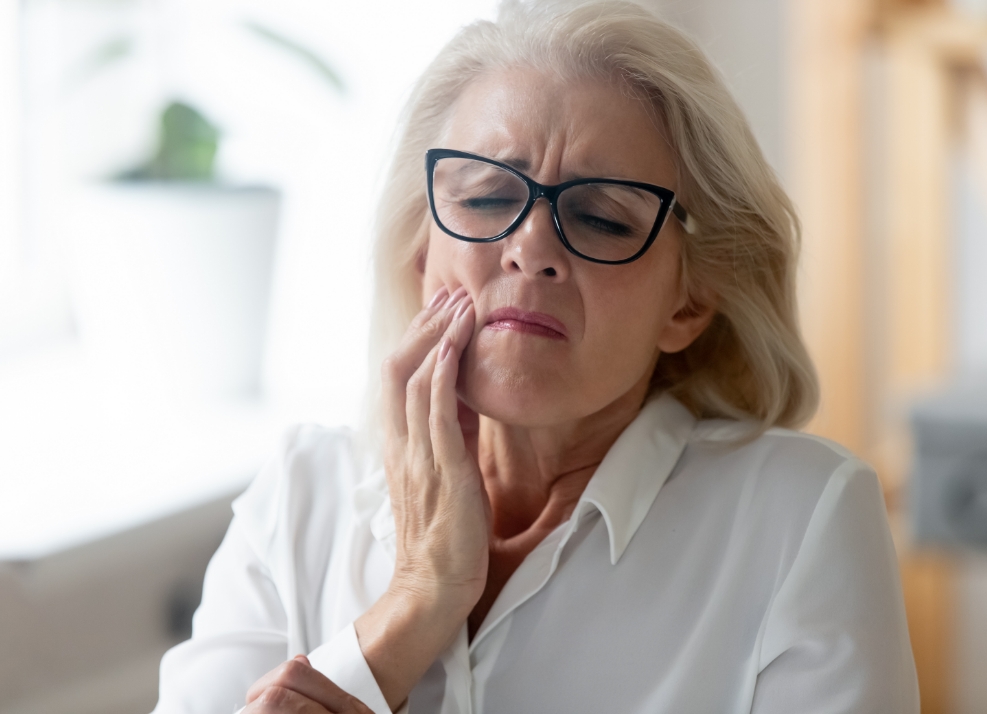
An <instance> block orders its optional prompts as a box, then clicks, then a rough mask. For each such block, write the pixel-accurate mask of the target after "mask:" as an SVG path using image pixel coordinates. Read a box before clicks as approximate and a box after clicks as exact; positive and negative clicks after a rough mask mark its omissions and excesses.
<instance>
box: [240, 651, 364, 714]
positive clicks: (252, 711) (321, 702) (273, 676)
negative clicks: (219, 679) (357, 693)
mask: <svg viewBox="0 0 987 714" xmlns="http://www.w3.org/2000/svg"><path fill="white" fill-rule="evenodd" d="M287 712H291V714H327V712H328V713H329V714H373V712H371V711H370V708H369V707H367V706H366V705H365V704H364V703H363V702H361V701H360V700H359V699H357V698H356V697H353V696H350V695H349V694H347V693H346V692H344V691H343V690H342V689H340V688H339V687H337V686H336V685H335V684H333V683H332V681H331V680H329V679H328V678H327V677H326V676H325V675H323V674H322V673H321V672H319V671H318V670H315V669H313V668H312V665H311V663H310V662H309V661H308V657H306V656H305V655H298V656H297V657H295V658H294V659H290V660H288V661H287V662H285V663H284V664H281V665H278V666H277V667H275V668H274V669H272V670H271V671H270V672H268V673H267V674H265V675H264V676H263V677H261V678H260V679H258V680H257V681H256V682H254V684H253V686H251V687H250V689H249V690H247V706H246V707H245V708H244V709H243V714H275V713H277V714H285V713H287Z"/></svg>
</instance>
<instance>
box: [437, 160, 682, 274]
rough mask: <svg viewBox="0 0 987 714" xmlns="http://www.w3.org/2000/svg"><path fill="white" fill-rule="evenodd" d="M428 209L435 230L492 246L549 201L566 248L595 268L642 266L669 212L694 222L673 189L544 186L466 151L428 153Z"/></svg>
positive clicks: (604, 182) (576, 183)
mask: <svg viewBox="0 0 987 714" xmlns="http://www.w3.org/2000/svg"><path fill="white" fill-rule="evenodd" d="M425 168H426V175H427V177H428V203H429V206H430V207H431V209H432V217H433V218H434V219H435V223H436V225H438V227H439V228H441V229H442V230H443V231H445V232H446V233H448V234H449V235H451V236H452V237H453V238H458V239H459V240H464V241H469V242H471V243H492V242H493V241H496V240H500V239H501V238H504V237H506V236H508V235H510V234H511V233H512V232H513V231H514V230H516V229H517V227H518V226H520V225H521V224H522V223H523V222H524V219H525V217H526V216H527V215H528V213H529V212H530V211H531V207H532V206H534V205H535V201H537V200H538V199H539V198H546V199H548V203H549V205H550V206H551V209H552V218H553V219H554V221H555V228H556V230H557V232H558V235H559V239H560V240H561V241H562V244H563V245H564V246H565V247H566V249H567V250H568V251H569V252H570V253H573V254H574V255H578V256H579V257H580V258H585V259H586V260H590V261H592V262H594V263H606V264H610V265H619V264H621V263H630V262H631V261H633V260H637V259H638V258H640V257H641V256H642V255H644V252H645V251H646V250H647V249H648V248H649V247H650V246H651V244H652V243H654V241H655V237H656V236H657V235H658V232H659V231H660V230H661V227H662V225H663V224H664V223H665V218H666V216H667V215H668V213H669V211H671V212H672V213H673V214H674V215H675V216H676V218H678V219H679V220H680V221H682V222H683V224H684V225H686V226H687V230H689V228H688V226H689V223H688V221H689V217H688V214H687V213H686V211H685V209H684V208H682V207H681V206H680V205H678V203H676V201H675V193H674V192H673V191H671V190H669V189H667V188H662V187H661V186H655V185H653V184H649V183H640V182H638V181H621V180H619V179H603V178H582V179H575V180H573V181H566V182H565V183H560V184H558V185H556V186H545V185H543V184H540V183H538V182H537V181H534V180H533V179H530V178H528V177H527V176H525V175H524V174H522V173H521V172H520V171H518V170H517V169H514V168H512V167H510V166H508V165H507V164H503V163H501V162H499V161H494V160H493V159H488V158H485V157H483V156H477V155H476V154H469V153H467V152H465V151H454V150H452V149H429V150H428V151H427V152H425Z"/></svg>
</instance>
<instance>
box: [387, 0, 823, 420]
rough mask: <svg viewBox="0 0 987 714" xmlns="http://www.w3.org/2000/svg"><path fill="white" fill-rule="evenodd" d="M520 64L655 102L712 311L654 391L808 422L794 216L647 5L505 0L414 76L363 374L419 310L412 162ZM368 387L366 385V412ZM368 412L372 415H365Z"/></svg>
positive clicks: (688, 56) (734, 108)
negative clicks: (460, 110) (470, 89)
mask: <svg viewBox="0 0 987 714" xmlns="http://www.w3.org/2000/svg"><path fill="white" fill-rule="evenodd" d="M518 66H524V67H532V68H535V69H537V70H539V71H543V72H546V73H553V74H556V75H558V76H561V77H563V78H579V77H603V78H608V79H611V80H613V78H615V77H616V78H617V79H616V80H615V81H616V83H617V84H623V85H625V86H627V85H629V87H630V88H631V90H632V91H633V93H634V94H636V95H640V96H641V97H642V99H643V100H644V101H647V102H648V103H649V105H650V106H651V107H653V109H654V110H655V112H656V115H657V116H658V118H659V119H660V122H659V125H660V126H661V127H662V128H660V129H656V130H661V131H664V132H665V133H666V134H667V136H666V138H667V139H668V142H669V143H670V145H671V146H672V148H673V151H674V152H675V154H676V159H677V164H678V169H679V172H680V183H679V192H678V193H679V197H680V200H681V202H682V204H683V205H684V206H686V207H688V210H689V213H690V215H691V216H692V217H694V219H695V230H694V232H693V233H691V234H684V240H683V241H682V250H681V254H682V266H681V274H682V279H683V281H684V286H685V288H686V290H687V291H688V294H689V295H690V296H692V297H698V295H699V294H701V292H703V291H705V293H708V292H709V291H712V292H713V293H715V295H716V296H717V298H718V301H717V312H716V315H715V317H714V318H713V320H712V322H711V324H710V325H709V327H708V328H707V329H706V330H705V331H704V332H703V333H702V335H700V337H699V338H698V339H696V340H695V341H694V342H693V343H692V344H691V345H690V346H689V347H687V348H686V349H685V350H683V351H681V352H678V353H675V354H663V355H661V357H660V358H659V360H658V364H657V366H656V368H655V371H654V374H653V377H652V386H651V389H652V393H655V392H659V391H666V392H669V393H671V394H673V395H674V396H675V397H677V398H678V399H679V400H680V401H681V402H682V403H683V404H685V405H686V406H687V407H689V408H690V409H691V410H692V411H693V412H694V413H695V414H696V415H697V416H699V417H727V418H731V419H738V420H748V421H750V422H752V424H753V425H754V427H755V431H757V432H760V431H762V430H764V429H767V428H769V427H771V426H774V425H778V426H787V427H798V426H801V425H803V424H804V423H805V422H806V421H808V419H809V418H810V417H811V416H812V414H813V413H814V411H815V409H816V406H817V403H818V385H817V381H816V375H815V371H814V368H813V366H812V362H811V360H810V358H809V355H808V353H807V351H806V349H805V345H804V344H803V342H802V338H801V334H800V332H799V326H798V317H797V308H796V291H795V274H796V264H797V260H798V251H799V245H800V233H799V225H798V219H797V217H796V215H795V210H794V207H793V206H792V203H791V201H790V200H789V198H788V197H787V196H786V195H785V192H784V191H783V190H782V189H781V187H780V185H779V184H778V181H777V179H776V177H775V175H774V173H773V172H772V170H771V169H770V167H769V166H768V164H767V162H766V161H765V159H764V157H763V155H762V153H761V150H760V148H759V147H758V145H757V143H756V141H755V139H754V137H753V135H752V134H751V131H750V129H749V127H748V125H747V122H746V120H745V118H744V116H743V114H742V113H741V111H740V108H739V107H738V105H737V103H736V102H735V101H734V99H733V97H731V95H730V93H729V91H728V90H727V88H726V86H725V84H724V82H723V80H722V78H721V77H720V76H719V75H718V74H717V72H716V71H715V70H714V69H713V67H712V66H711V64H710V62H709V60H708V59H707V58H706V57H705V55H704V54H703V52H702V51H701V50H700V49H699V47H698V46H697V45H696V44H695V43H694V42H693V41H692V40H691V39H689V38H688V37H687V36H685V35H684V34H683V33H682V32H680V31H679V30H677V29H675V28H674V27H672V26H671V25H669V24H667V23H666V22H663V21H662V20H661V19H660V18H658V17H656V16H655V15H654V14H653V13H652V12H650V11H649V10H647V9H645V8H643V7H641V6H639V5H636V4H634V3H631V2H622V1H619V0H589V1H588V2H581V3H573V2H572V1H571V0H570V1H569V2H564V1H561V0H530V1H528V2H521V1H518V0H514V1H510V0H507V1H505V2H502V4H501V6H500V9H499V13H498V16H497V19H496V21H493V22H490V21H478V22H475V23H473V24H471V25H469V26H467V27H465V28H463V29H462V30H460V32H459V33H458V34H457V35H456V36H455V37H454V38H453V39H452V40H451V41H450V42H449V43H448V44H447V45H446V46H445V48H444V49H443V50H442V51H441V52H440V53H439V55H438V56H437V57H436V58H435V60H434V61H433V62H432V63H431V65H430V66H429V67H428V69H426V70H425V73H424V74H423V75H422V76H421V78H420V79H419V80H418V83H417V84H416V86H415V88H414V90H413V92H412V95H411V98H410V100H409V102H408V104H407V106H406V108H405V113H404V116H403V121H402V125H401V126H400V127H399V131H398V135H397V146H396V150H395V152H394V157H393V161H392V163H391V166H390V169H389V172H388V174H387V176H386V182H385V185H384V189H383V194H382V196H383V199H382V201H381V204H380V208H379V213H378V216H377V223H376V227H375V232H376V246H375V256H374V268H375V281H376V295H375V302H374V310H373V317H372V344H371V360H372V368H371V372H370V373H371V375H374V376H376V375H377V374H378V373H379V365H380V362H381V360H382V359H383V357H384V356H386V355H387V354H389V353H390V352H391V351H392V350H393V349H395V347H396V345H397V343H398V341H399V340H400V338H401V336H402V334H403V333H404V331H405V330H406V329H407V327H408V325H409V323H410V322H411V320H412V318H413V317H414V315H415V314H416V313H417V312H418V311H419V310H420V309H421V280H420V273H419V271H418V270H416V260H418V259H419V256H420V254H421V252H422V251H423V250H424V246H425V245H426V241H427V240H428V228H429V218H428V204H427V197H426V193H425V176H424V168H423V167H424V156H425V151H426V149H429V148H431V147H433V146H435V145H436V142H437V141H438V140H439V139H440V136H441V134H442V132H443V131H444V128H445V126H446V122H447V119H448V116H449V113H450V110H451V108H452V106H453V104H454V102H455V100H456V98H457V97H458V96H459V95H460V93H461V92H462V91H463V89H464V88H465V87H466V85H467V84H469V83H470V82H471V81H472V80H473V79H475V78H476V77H477V76H479V75H481V74H484V73H487V72H490V71H497V70H501V69H508V68H511V67H518ZM616 269H618V270H619V268H616ZM377 392H379V387H377V388H375V387H371V394H370V403H372V404H376V402H377V398H376V394H377ZM377 415H378V409H377V408H373V407H372V408H371V409H370V411H369V413H368V415H367V416H368V417H369V419H370V420H371V421H376V417H377ZM372 426H373V425H372V424H371V428H372Z"/></svg>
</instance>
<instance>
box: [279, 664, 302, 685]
mask: <svg viewBox="0 0 987 714" xmlns="http://www.w3.org/2000/svg"><path fill="white" fill-rule="evenodd" d="M305 669H306V667H305V665H304V664H302V663H301V662H299V661H298V660H296V659H290V660H288V661H287V662H285V663H284V664H283V665H281V676H280V677H278V680H279V681H287V682H294V681H297V680H298V678H299V677H300V676H301V675H302V672H303V671H304V670H305Z"/></svg>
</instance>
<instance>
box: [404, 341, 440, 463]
mask: <svg viewBox="0 0 987 714" xmlns="http://www.w3.org/2000/svg"><path fill="white" fill-rule="evenodd" d="M443 339H445V338H443ZM439 344H442V343H441V342H440V343H439ZM438 354H439V345H436V346H435V347H433V348H432V350H431V351H430V352H429V353H428V356H427V357H426V358H425V361H424V362H422V364H421V367H419V368H418V370H417V371H416V372H415V373H414V374H413V375H411V379H409V380H408V388H407V393H406V402H405V416H406V418H407V424H408V441H407V444H408V447H409V449H410V450H411V453H412V454H414V456H415V458H416V459H431V458H432V438H431V435H430V433H429V427H428V417H429V411H430V410H431V394H432V374H433V372H434V371H435V363H436V360H438Z"/></svg>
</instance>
